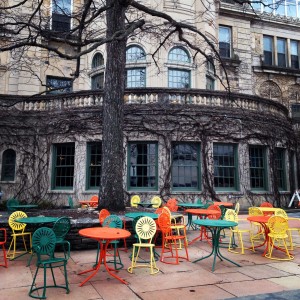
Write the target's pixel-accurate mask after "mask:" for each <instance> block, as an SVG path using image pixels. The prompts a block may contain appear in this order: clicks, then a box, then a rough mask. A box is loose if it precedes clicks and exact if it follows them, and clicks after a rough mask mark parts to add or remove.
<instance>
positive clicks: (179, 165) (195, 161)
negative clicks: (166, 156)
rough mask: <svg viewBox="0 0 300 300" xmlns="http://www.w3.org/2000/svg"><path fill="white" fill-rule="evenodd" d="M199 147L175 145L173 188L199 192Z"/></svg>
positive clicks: (185, 144) (173, 151) (173, 149)
mask: <svg viewBox="0 0 300 300" xmlns="http://www.w3.org/2000/svg"><path fill="white" fill-rule="evenodd" d="M199 157H200V154H199V145H197V144H193V143H191V144H187V143H184V144H174V145H173V146H172V186H173V188H188V189H197V190H199V186H200V184H199V182H200V179H199V161H200V158H199Z"/></svg>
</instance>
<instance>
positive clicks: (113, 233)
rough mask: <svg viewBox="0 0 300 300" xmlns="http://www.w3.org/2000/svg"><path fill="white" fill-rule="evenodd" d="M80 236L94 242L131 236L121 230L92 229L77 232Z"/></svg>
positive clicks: (107, 228) (128, 232)
mask: <svg viewBox="0 0 300 300" xmlns="http://www.w3.org/2000/svg"><path fill="white" fill-rule="evenodd" d="M78 233H79V234H80V235H82V236H85V237H88V238H91V239H96V240H116V239H124V238H127V237H129V236H130V235H131V233H130V231H128V230H125V229H121V228H110V227H92V228H84V229H81V230H79V232H78Z"/></svg>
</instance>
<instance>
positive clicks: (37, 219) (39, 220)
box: [15, 216, 59, 225]
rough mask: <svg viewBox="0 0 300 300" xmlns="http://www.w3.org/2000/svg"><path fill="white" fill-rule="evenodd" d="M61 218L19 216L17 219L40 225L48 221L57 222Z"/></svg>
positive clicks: (17, 220) (20, 221) (21, 221)
mask: <svg viewBox="0 0 300 300" xmlns="http://www.w3.org/2000/svg"><path fill="white" fill-rule="evenodd" d="M58 219H59V218H57V217H39V216H37V217H28V218H18V219H16V220H15V221H16V222H19V223H25V224H31V225H40V224H46V223H55V222H56V221H57V220H58Z"/></svg>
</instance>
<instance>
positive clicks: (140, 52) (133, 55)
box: [125, 46, 146, 88]
mask: <svg viewBox="0 0 300 300" xmlns="http://www.w3.org/2000/svg"><path fill="white" fill-rule="evenodd" d="M126 63H127V69H126V74H125V75H126V80H125V82H126V87H127V88H134V87H145V86H146V67H144V66H143V67H140V66H139V67H136V66H134V67H128V64H130V63H131V64H132V63H135V64H139V65H140V64H145V63H146V53H145V51H144V49H143V48H141V47H139V46H130V47H128V48H127V50H126Z"/></svg>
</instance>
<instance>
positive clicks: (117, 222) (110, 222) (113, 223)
mask: <svg viewBox="0 0 300 300" xmlns="http://www.w3.org/2000/svg"><path fill="white" fill-rule="evenodd" d="M102 227H109V228H123V221H122V220H121V219H120V218H119V217H118V216H117V215H109V216H108V217H106V218H105V219H104V221H103V223H102ZM105 242H106V241H104V242H103V243H105ZM110 244H111V245H112V247H113V250H114V251H113V254H110V253H107V255H111V256H113V259H110V260H106V262H107V263H112V264H114V269H115V270H120V269H122V268H123V267H124V265H123V263H122V260H121V256H120V253H119V249H118V244H119V241H118V240H115V241H111V242H110ZM98 259H99V247H98V250H97V257H96V264H97V263H98Z"/></svg>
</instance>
